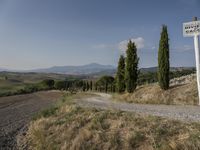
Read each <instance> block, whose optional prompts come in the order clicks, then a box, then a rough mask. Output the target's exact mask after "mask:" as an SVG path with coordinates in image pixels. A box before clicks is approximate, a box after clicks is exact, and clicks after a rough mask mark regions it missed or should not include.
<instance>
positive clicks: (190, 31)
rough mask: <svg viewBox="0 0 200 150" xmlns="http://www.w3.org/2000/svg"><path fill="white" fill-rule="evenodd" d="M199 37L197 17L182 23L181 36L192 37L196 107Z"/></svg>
mask: <svg viewBox="0 0 200 150" xmlns="http://www.w3.org/2000/svg"><path fill="white" fill-rule="evenodd" d="M199 35H200V21H198V20H197V17H194V19H193V21H192V22H187V23H183V36H184V37H192V36H193V37H194V49H195V60H196V75H197V88H198V98H199V103H198V105H200V61H199Z"/></svg>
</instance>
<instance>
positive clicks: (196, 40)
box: [194, 35, 200, 105]
mask: <svg viewBox="0 0 200 150" xmlns="http://www.w3.org/2000/svg"><path fill="white" fill-rule="evenodd" d="M194 49H195V59H196V74H197V87H198V98H199V103H198V104H199V105H200V74H199V73H200V66H199V65H200V62H199V36H198V35H194Z"/></svg>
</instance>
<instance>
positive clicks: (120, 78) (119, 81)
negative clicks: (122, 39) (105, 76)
mask: <svg viewBox="0 0 200 150" xmlns="http://www.w3.org/2000/svg"><path fill="white" fill-rule="evenodd" d="M116 87H117V91H118V92H119V93H122V92H124V91H125V58H124V56H123V55H121V56H120V58H119V62H118V68H117V75H116Z"/></svg>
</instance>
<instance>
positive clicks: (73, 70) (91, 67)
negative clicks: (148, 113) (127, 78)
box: [0, 63, 195, 76]
mask: <svg viewBox="0 0 200 150" xmlns="http://www.w3.org/2000/svg"><path fill="white" fill-rule="evenodd" d="M192 69H195V68H194V67H171V69H170V70H171V71H182V70H192ZM2 71H10V72H35V73H58V74H68V75H92V76H101V75H114V74H115V73H116V67H114V66H111V65H101V64H97V63H91V64H87V65H81V66H54V67H50V68H43V69H34V70H26V71H16V70H8V69H3V68H0V72H2ZM156 71H157V67H150V68H141V69H140V72H142V73H146V72H156Z"/></svg>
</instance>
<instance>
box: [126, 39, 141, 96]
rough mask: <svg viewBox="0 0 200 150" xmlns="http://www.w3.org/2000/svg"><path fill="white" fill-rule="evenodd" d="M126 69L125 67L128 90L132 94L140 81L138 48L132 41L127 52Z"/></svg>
mask: <svg viewBox="0 0 200 150" xmlns="http://www.w3.org/2000/svg"><path fill="white" fill-rule="evenodd" d="M126 55H127V56H126V67H125V81H126V90H127V92H129V93H132V92H133V91H134V90H135V89H136V87H137V79H138V62H139V58H138V56H137V48H136V45H135V43H134V42H132V41H131V40H130V41H129V43H128V46H127V50H126Z"/></svg>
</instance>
